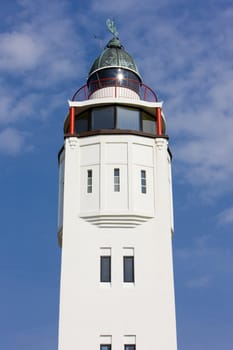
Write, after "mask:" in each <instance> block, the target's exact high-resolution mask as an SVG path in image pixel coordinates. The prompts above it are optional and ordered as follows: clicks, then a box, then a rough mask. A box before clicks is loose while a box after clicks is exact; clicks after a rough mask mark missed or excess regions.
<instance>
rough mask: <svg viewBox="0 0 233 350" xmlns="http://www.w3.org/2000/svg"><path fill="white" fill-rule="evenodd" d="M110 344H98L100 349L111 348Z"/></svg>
mask: <svg viewBox="0 0 233 350" xmlns="http://www.w3.org/2000/svg"><path fill="white" fill-rule="evenodd" d="M111 348H112V345H111V344H100V350H111Z"/></svg>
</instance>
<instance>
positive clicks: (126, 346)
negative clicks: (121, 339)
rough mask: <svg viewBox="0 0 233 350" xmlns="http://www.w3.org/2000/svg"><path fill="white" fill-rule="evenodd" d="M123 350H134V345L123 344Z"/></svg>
mask: <svg viewBox="0 0 233 350" xmlns="http://www.w3.org/2000/svg"><path fill="white" fill-rule="evenodd" d="M125 350H136V345H135V344H125Z"/></svg>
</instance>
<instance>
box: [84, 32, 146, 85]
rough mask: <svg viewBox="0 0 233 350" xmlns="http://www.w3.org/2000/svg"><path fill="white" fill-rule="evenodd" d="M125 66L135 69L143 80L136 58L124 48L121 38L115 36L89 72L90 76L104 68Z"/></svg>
mask: <svg viewBox="0 0 233 350" xmlns="http://www.w3.org/2000/svg"><path fill="white" fill-rule="evenodd" d="M113 67H117V68H123V69H124V68H125V69H128V70H131V71H133V72H134V73H135V74H136V75H137V76H138V77H139V78H140V80H141V77H140V74H139V71H138V68H137V66H136V64H135V62H134V59H133V58H132V57H131V56H130V55H129V54H128V52H126V51H125V50H124V47H123V46H122V44H121V42H120V40H119V39H118V38H117V37H113V38H112V39H111V40H110V41H109V42H108V44H107V46H106V47H105V49H104V50H103V52H102V53H101V55H100V56H99V57H98V58H97V59H96V60H95V61H94V63H93V64H92V66H91V69H90V71H89V74H88V79H89V78H90V76H91V75H92V74H93V73H95V72H96V71H99V70H100V69H103V68H113Z"/></svg>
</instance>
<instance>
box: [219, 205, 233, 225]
mask: <svg viewBox="0 0 233 350" xmlns="http://www.w3.org/2000/svg"><path fill="white" fill-rule="evenodd" d="M218 220H219V223H221V224H233V207H231V208H228V209H226V210H224V211H223V212H221V213H220V214H219V215H218Z"/></svg>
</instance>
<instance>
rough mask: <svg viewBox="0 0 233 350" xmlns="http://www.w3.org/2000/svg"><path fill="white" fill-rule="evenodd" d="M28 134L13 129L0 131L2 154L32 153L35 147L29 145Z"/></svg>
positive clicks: (0, 149)
mask: <svg viewBox="0 0 233 350" xmlns="http://www.w3.org/2000/svg"><path fill="white" fill-rule="evenodd" d="M28 136H29V135H28V133H26V132H23V131H19V130H16V129H13V128H7V129H5V130H3V131H0V153H4V154H7V155H14V156H16V155H18V154H19V153H20V152H22V153H24V152H25V151H26V152H28V151H31V150H32V149H33V146H32V145H30V144H28V143H27V138H28Z"/></svg>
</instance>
